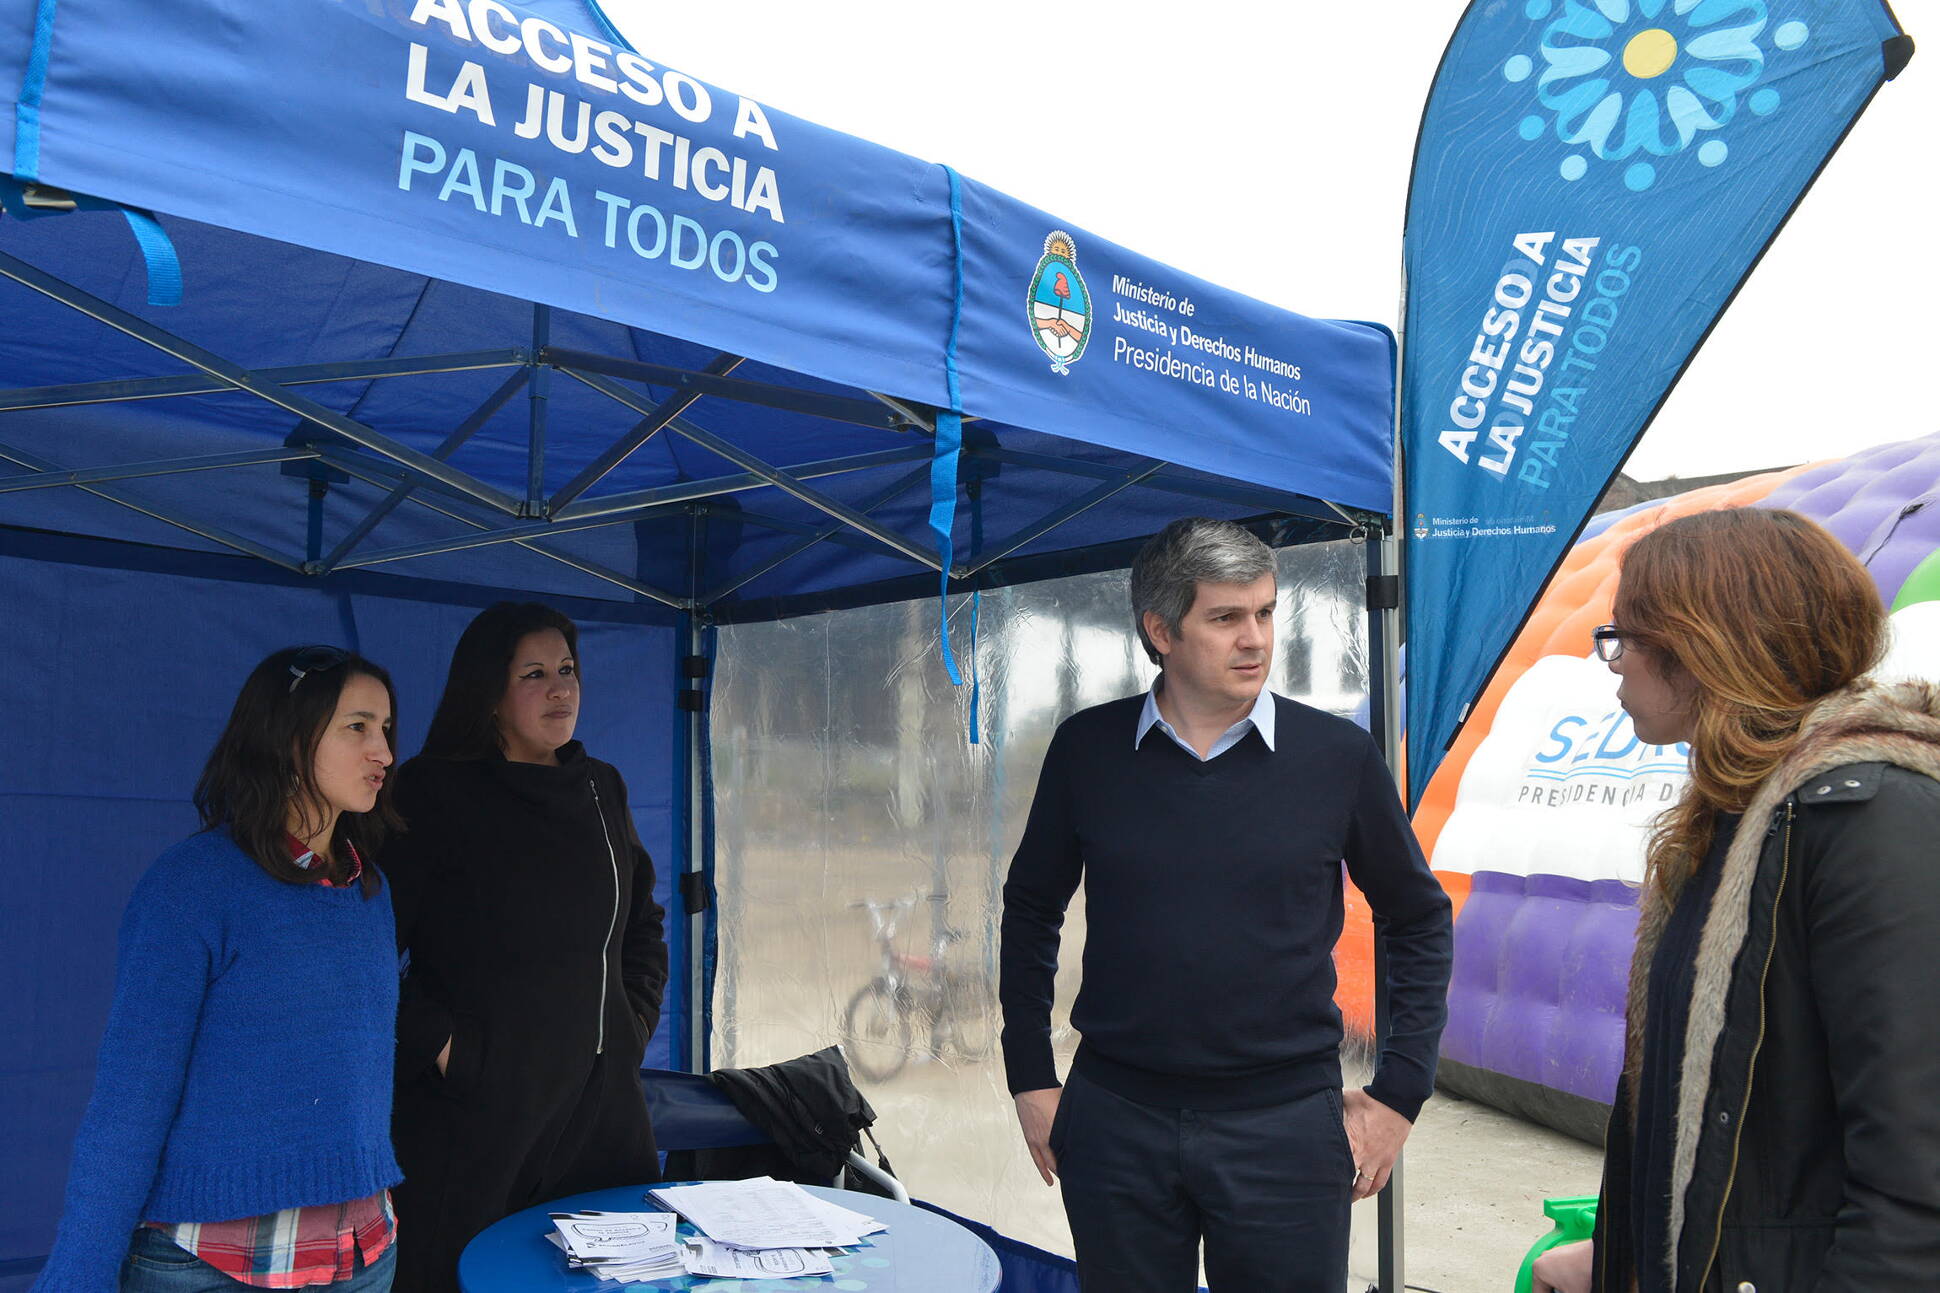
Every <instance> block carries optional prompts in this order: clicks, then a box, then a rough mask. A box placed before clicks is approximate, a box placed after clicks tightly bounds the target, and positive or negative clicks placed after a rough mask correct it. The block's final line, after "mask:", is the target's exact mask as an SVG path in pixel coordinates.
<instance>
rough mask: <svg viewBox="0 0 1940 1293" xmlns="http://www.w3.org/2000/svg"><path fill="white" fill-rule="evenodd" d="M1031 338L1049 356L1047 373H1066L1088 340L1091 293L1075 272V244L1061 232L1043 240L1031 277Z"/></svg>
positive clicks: (1076, 360)
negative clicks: (1042, 251)
mask: <svg viewBox="0 0 1940 1293" xmlns="http://www.w3.org/2000/svg"><path fill="white" fill-rule="evenodd" d="M1025 305H1026V307H1027V308H1028V309H1029V311H1030V320H1031V336H1032V337H1033V338H1034V339H1035V340H1036V342H1037V348H1038V349H1039V350H1042V351H1043V352H1044V353H1045V354H1047V355H1049V356H1050V357H1051V371H1052V372H1054V373H1058V374H1060V375H1063V374H1068V373H1069V372H1070V371H1071V365H1072V364H1075V363H1077V362H1078V360H1080V359H1082V358H1083V357H1084V353H1085V343H1086V342H1087V341H1089V340H1090V339H1091V293H1090V291H1088V290H1087V289H1086V287H1085V280H1084V276H1083V275H1082V274H1080V273H1078V244H1077V242H1076V241H1074V240H1073V239H1072V237H1071V235H1070V234H1068V233H1066V232H1064V230H1062V229H1054V230H1052V231H1051V233H1050V234H1049V235H1048V236H1047V237H1046V238H1045V239H1044V255H1043V256H1042V257H1040V258H1039V259H1038V262H1037V272H1036V273H1034V274H1032V275H1031V291H1030V296H1029V298H1028V299H1027V300H1026V302H1025Z"/></svg>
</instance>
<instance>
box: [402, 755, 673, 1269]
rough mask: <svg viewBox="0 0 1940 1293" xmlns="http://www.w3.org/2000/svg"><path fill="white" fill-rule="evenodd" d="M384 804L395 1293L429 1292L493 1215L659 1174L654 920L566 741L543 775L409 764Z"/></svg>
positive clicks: (662, 962) (492, 767)
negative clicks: (394, 954)
mask: <svg viewBox="0 0 1940 1293" xmlns="http://www.w3.org/2000/svg"><path fill="white" fill-rule="evenodd" d="M397 807H398V810H399V812H400V813H401V814H402V815H403V816H404V819H405V824H406V827H407V829H406V830H405V831H404V832H403V833H402V834H400V835H398V836H397V837H395V838H394V839H393V840H392V841H391V842H390V843H388V844H387V846H386V848H385V851H384V853H383V856H382V868H383V870H384V872H385V875H386V877H387V878H388V879H389V881H390V883H391V886H392V901H393V903H394V904H395V907H396V910H397V928H398V945H399V948H400V951H401V952H402V953H403V954H405V956H406V957H407V958H408V960H407V963H406V967H405V974H404V980H403V984H402V991H401V993H400V998H399V1007H398V1036H397V1073H398V1083H397V1097H396V1100H395V1103H394V1109H395V1114H394V1119H393V1138H394V1140H395V1142H396V1145H397V1152H398V1160H399V1163H400V1164H401V1165H402V1166H403V1167H404V1172H405V1178H406V1179H405V1184H404V1186H403V1187H402V1188H401V1189H400V1190H399V1192H398V1195H397V1203H398V1214H399V1218H400V1230H399V1235H400V1239H399V1266H398V1279H397V1288H398V1289H399V1290H400V1291H403V1290H420V1289H441V1290H442V1289H450V1288H455V1287H456V1284H455V1266H456V1261H457V1255H458V1253H459V1251H460V1250H462V1248H463V1246H464V1244H465V1242H466V1241H467V1240H469V1239H470V1238H471V1236H472V1235H474V1234H476V1233H477V1232H478V1230H480V1229H482V1228H483V1227H484V1226H486V1225H489V1224H491V1223H492V1222H493V1221H496V1220H497V1219H498V1218H500V1217H502V1216H504V1215H506V1214H507V1213H510V1212H514V1211H517V1210H518V1209H520V1208H524V1207H528V1206H530V1205H532V1204H534V1203H539V1202H543V1201H545V1200H546V1199H550V1198H555V1197H558V1196H560V1195H563V1194H570V1193H575V1192H577V1191H580V1190H589V1189H598V1188H603V1187H606V1186H617V1185H627V1184H635V1183H642V1184H643V1183H645V1182H648V1181H652V1180H654V1179H656V1178H657V1177H658V1175H659V1172H658V1166H659V1164H658V1159H657V1156H656V1154H655V1151H654V1144H653V1133H652V1130H651V1128H650V1127H649V1125H648V1121H647V1109H646V1101H645V1098H644V1096H643V1095H642V1094H641V1091H640V1085H639V1067H640V1060H641V1056H642V1053H643V1052H644V1050H645V1048H646V1044H647V1039H648V1038H649V1037H650V1036H651V1035H652V1033H653V1029H654V1026H655V1024H657V1023H658V1022H659V1019H660V1004H661V995H662V992H663V991H664V989H665V987H666V982H667V945H666V942H665V941H664V939H663V937H662V921H663V917H664V912H663V911H662V909H661V907H660V906H659V904H657V903H656V902H654V900H653V862H652V860H651V859H650V858H649V857H648V856H647V852H646V849H645V848H643V847H642V846H641V844H640V839H639V836H638V834H637V833H636V832H635V831H634V828H633V822H632V817H631V815H630V814H629V813H628V811H627V799H626V786H625V784H624V783H623V782H622V781H621V780H620V775H619V773H618V772H617V771H615V770H614V769H613V768H612V767H611V766H609V765H608V764H605V763H602V762H600V761H599V760H597V759H592V758H588V757H587V756H586V754H585V752H584V751H583V750H582V748H581V747H580V745H579V743H578V742H577V741H575V742H571V743H569V744H567V745H565V746H563V747H561V748H560V750H559V764H558V766H556V767H554V766H543V765H537V764H526V763H512V762H508V761H507V760H505V759H503V758H499V757H494V758H489V759H476V760H453V759H434V758H425V757H419V758H416V759H413V760H411V761H410V762H409V763H407V764H405V765H404V767H403V768H402V769H400V770H399V773H398V777H397ZM447 1041H449V1042H450V1043H451V1054H450V1057H449V1060H448V1062H447V1066H446V1069H445V1072H444V1073H443V1074H442V1075H441V1074H440V1073H439V1072H438V1069H437V1067H436V1062H435V1061H436V1057H437V1055H438V1052H439V1051H440V1050H441V1049H442V1048H443V1047H444V1045H445V1043H446V1042H447Z"/></svg>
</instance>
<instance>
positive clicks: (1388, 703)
mask: <svg viewBox="0 0 1940 1293" xmlns="http://www.w3.org/2000/svg"><path fill="white" fill-rule="evenodd" d="M1366 546H1367V573H1368V576H1369V579H1370V580H1374V579H1377V578H1378V577H1380V576H1383V575H1393V574H1397V573H1399V571H1400V560H1399V559H1400V542H1399V540H1397V539H1396V538H1395V537H1394V535H1392V534H1390V533H1387V532H1386V531H1382V532H1380V533H1378V534H1375V535H1370V536H1369V538H1368V541H1367V545H1366ZM1396 600H1398V599H1396ZM1367 629H1368V663H1369V664H1370V665H1371V666H1372V667H1371V668H1370V670H1369V675H1370V676H1369V678H1368V702H1369V703H1368V718H1369V720H1370V726H1371V727H1372V728H1373V733H1374V739H1375V741H1376V742H1377V743H1378V744H1379V745H1380V747H1381V753H1382V754H1383V755H1384V756H1385V757H1386V758H1387V761H1388V768H1389V770H1390V771H1391V772H1393V774H1394V779H1395V784H1396V785H1397V786H1405V785H1406V784H1407V781H1406V779H1405V778H1404V777H1403V776H1402V770H1401V707H1400V705H1399V703H1398V700H1399V695H1400V691H1399V686H1398V684H1399V681H1400V677H1401V651H1400V647H1401V609H1400V607H1399V606H1383V607H1378V608H1377V607H1375V606H1370V607H1369V609H1368V624H1367ZM1387 1036H1388V952H1387V944H1386V941H1385V940H1384V939H1382V938H1381V937H1380V935H1379V934H1378V933H1377V934H1376V936H1375V939H1374V1053H1375V1055H1376V1056H1377V1057H1378V1056H1379V1055H1380V1053H1381V1046H1382V1045H1383V1043H1385V1042H1386V1040H1387ZM1406 1157H1407V1156H1406V1153H1405V1152H1404V1153H1403V1154H1402V1156H1401V1157H1398V1158H1396V1159H1395V1161H1394V1173H1393V1175H1391V1176H1390V1177H1389V1178H1388V1184H1387V1188H1386V1189H1384V1190H1382V1191H1381V1193H1380V1195H1379V1197H1378V1198H1377V1199H1376V1201H1375V1213H1376V1217H1377V1224H1378V1226H1379V1235H1378V1238H1377V1240H1376V1244H1377V1252H1378V1262H1379V1278H1380V1284H1379V1287H1380V1291H1381V1293H1402V1288H1403V1285H1404V1284H1405V1283H1406V1279H1407V1277H1406V1275H1405V1274H1404V1270H1403V1261H1402V1256H1403V1250H1404V1245H1403V1242H1402V1232H1403V1226H1402V1217H1401V1208H1402V1179H1403V1172H1402V1169H1403V1168H1404V1167H1405V1166H1406Z"/></svg>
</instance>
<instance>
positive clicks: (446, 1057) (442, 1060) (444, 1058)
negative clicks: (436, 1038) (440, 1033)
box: [433, 1037, 451, 1077]
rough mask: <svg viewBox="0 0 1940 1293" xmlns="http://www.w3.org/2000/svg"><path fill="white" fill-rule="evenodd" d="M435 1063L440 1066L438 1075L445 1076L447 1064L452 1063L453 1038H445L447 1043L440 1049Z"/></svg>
mask: <svg viewBox="0 0 1940 1293" xmlns="http://www.w3.org/2000/svg"><path fill="white" fill-rule="evenodd" d="M433 1063H435V1064H437V1066H438V1076H439V1077H443V1076H444V1075H445V1066H446V1065H448V1064H450V1063H451V1038H449V1037H447V1038H445V1044H444V1046H443V1047H441V1048H440V1049H439V1051H438V1058H437V1059H436V1060H435V1061H433Z"/></svg>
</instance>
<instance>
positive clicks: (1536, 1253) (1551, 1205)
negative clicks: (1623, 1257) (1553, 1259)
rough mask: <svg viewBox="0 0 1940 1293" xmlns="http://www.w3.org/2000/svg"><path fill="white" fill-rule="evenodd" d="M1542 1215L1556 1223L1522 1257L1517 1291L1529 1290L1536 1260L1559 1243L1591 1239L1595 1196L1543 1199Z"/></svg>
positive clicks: (1533, 1277)
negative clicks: (1527, 1253) (1526, 1254)
mask: <svg viewBox="0 0 1940 1293" xmlns="http://www.w3.org/2000/svg"><path fill="white" fill-rule="evenodd" d="M1543 1215H1544V1216H1545V1217H1548V1218H1549V1219H1550V1220H1551V1221H1553V1222H1555V1223H1556V1224H1555V1226H1554V1227H1552V1228H1551V1229H1550V1232H1549V1233H1548V1234H1546V1235H1544V1236H1543V1237H1542V1238H1541V1239H1538V1240H1537V1241H1536V1242H1535V1243H1534V1244H1533V1245H1532V1246H1531V1247H1530V1249H1529V1255H1528V1256H1527V1257H1524V1258H1523V1259H1522V1269H1521V1270H1520V1271H1518V1272H1516V1293H1530V1289H1531V1286H1532V1285H1533V1284H1534V1282H1535V1269H1536V1259H1537V1258H1538V1257H1541V1256H1542V1255H1543V1254H1544V1253H1546V1252H1548V1251H1549V1250H1550V1249H1552V1248H1554V1247H1556V1245H1558V1244H1573V1243H1575V1242H1576V1241H1577V1240H1579V1239H1588V1238H1589V1237H1590V1235H1591V1233H1592V1232H1593V1231H1595V1230H1596V1195H1594V1194H1589V1195H1584V1196H1583V1197H1581V1198H1575V1199H1544V1200H1543Z"/></svg>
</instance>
